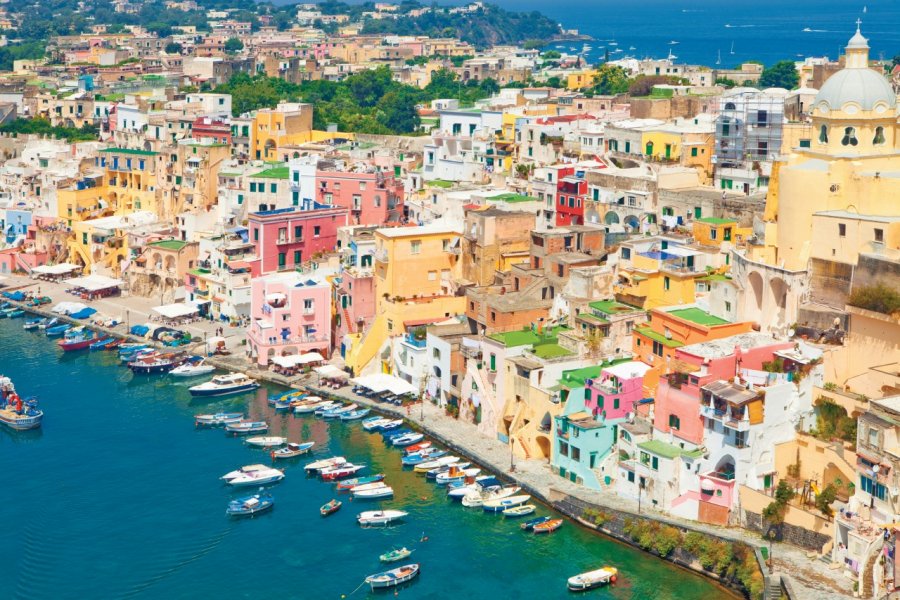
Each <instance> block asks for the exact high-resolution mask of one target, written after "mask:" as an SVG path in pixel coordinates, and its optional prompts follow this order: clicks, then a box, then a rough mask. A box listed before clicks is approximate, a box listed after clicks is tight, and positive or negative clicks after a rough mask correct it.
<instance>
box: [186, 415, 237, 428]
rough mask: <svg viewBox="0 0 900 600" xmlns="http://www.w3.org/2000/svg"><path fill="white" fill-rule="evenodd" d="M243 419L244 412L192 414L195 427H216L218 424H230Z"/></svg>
mask: <svg viewBox="0 0 900 600" xmlns="http://www.w3.org/2000/svg"><path fill="white" fill-rule="evenodd" d="M243 420H244V413H226V412H221V413H216V414H213V415H194V425H196V426H197V427H201V426H206V427H218V426H220V425H230V424H232V423H240V422H241V421H243Z"/></svg>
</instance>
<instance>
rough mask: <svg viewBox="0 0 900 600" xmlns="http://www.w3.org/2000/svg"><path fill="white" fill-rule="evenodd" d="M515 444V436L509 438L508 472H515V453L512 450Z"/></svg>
mask: <svg viewBox="0 0 900 600" xmlns="http://www.w3.org/2000/svg"><path fill="white" fill-rule="evenodd" d="M514 446H515V438H513V437H510V438H509V472H510V473H515V472H516V455H515V453H514V452H513V450H514Z"/></svg>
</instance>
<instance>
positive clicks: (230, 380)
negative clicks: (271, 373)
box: [188, 373, 259, 397]
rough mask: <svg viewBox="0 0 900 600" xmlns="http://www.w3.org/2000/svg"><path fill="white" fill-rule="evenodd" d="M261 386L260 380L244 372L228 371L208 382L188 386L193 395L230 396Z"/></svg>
mask: <svg viewBox="0 0 900 600" xmlns="http://www.w3.org/2000/svg"><path fill="white" fill-rule="evenodd" d="M258 387H259V382H257V381H256V380H255V379H251V378H250V377H247V376H246V375H244V374H243V373H228V374H225V375H217V376H215V377H213V378H212V379H211V380H209V381H207V382H206V383H201V384H200V385H195V386H193V387H190V388H188V391H189V392H190V393H191V396H203V397H208V396H229V395H231V394H243V393H244V392H250V391H253V390H255V389H257V388H258Z"/></svg>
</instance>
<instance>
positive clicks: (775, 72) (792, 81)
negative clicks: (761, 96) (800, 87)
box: [759, 60, 800, 90]
mask: <svg viewBox="0 0 900 600" xmlns="http://www.w3.org/2000/svg"><path fill="white" fill-rule="evenodd" d="M799 82H800V75H799V74H798V73H797V67H795V66H794V62H793V61H790V60H780V61H778V62H777V63H775V64H774V65H772V66H771V67H768V68H767V69H763V72H762V76H761V77H760V78H759V87H762V88H770V87H779V88H784V89H786V90H792V89H794V88H795V87H797V84H798V83H799Z"/></svg>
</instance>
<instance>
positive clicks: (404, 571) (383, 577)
mask: <svg viewBox="0 0 900 600" xmlns="http://www.w3.org/2000/svg"><path fill="white" fill-rule="evenodd" d="M418 574H419V565H418V564H411V565H403V566H402V567H397V568H396V569H391V570H390V571H385V572H384V573H376V574H375V575H369V576H368V577H366V581H365V582H366V583H368V584H369V587H370V588H371V589H372V590H379V589H384V588H391V587H396V586H398V585H400V584H402V583H406V582H407V581H411V580H413V579H415V577H416V576H417V575H418Z"/></svg>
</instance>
